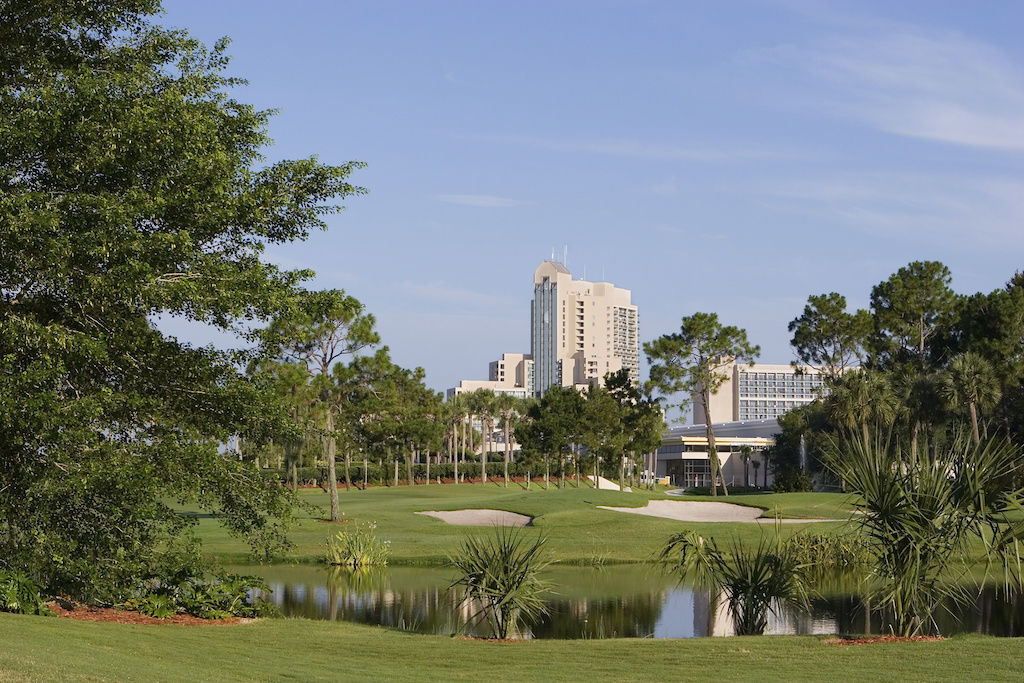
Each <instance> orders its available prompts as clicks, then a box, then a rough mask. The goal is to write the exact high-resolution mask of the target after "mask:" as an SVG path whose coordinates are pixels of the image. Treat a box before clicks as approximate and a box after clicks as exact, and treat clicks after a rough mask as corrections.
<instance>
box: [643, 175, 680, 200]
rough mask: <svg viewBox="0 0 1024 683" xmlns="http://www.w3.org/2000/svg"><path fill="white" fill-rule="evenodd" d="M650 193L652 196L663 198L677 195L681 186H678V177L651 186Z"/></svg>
mask: <svg viewBox="0 0 1024 683" xmlns="http://www.w3.org/2000/svg"><path fill="white" fill-rule="evenodd" d="M650 191H651V193H652V194H658V195H662V196H663V197H669V196H671V195H674V194H677V193H678V192H679V186H678V185H677V184H676V177H675V176H672V177H671V178H669V179H668V180H665V181H663V182H660V183H657V184H655V185H653V186H651V188H650Z"/></svg>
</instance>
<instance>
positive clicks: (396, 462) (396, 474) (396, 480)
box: [395, 457, 398, 486]
mask: <svg viewBox="0 0 1024 683" xmlns="http://www.w3.org/2000/svg"><path fill="white" fill-rule="evenodd" d="M395 486H398V458H397V457H396V458H395Z"/></svg>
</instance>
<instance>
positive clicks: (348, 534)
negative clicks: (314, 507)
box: [326, 522, 391, 569]
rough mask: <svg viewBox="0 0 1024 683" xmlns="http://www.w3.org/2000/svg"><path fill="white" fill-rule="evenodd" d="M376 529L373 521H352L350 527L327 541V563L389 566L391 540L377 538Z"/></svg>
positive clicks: (345, 565)
mask: <svg viewBox="0 0 1024 683" xmlns="http://www.w3.org/2000/svg"><path fill="white" fill-rule="evenodd" d="M376 530H377V525H376V524H375V523H373V522H365V523H359V522H352V526H351V527H350V528H348V529H345V530H343V531H339V532H338V533H337V534H336V535H335V536H334V537H333V538H331V539H329V540H328V541H327V553H326V560H327V564H330V565H334V566H339V567H347V568H349V569H365V568H367V567H384V566H387V563H388V558H389V557H390V556H391V541H384V540H381V539H379V538H377V532H376Z"/></svg>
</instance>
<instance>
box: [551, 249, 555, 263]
mask: <svg viewBox="0 0 1024 683" xmlns="http://www.w3.org/2000/svg"><path fill="white" fill-rule="evenodd" d="M551 260H552V261H554V260H555V248H554V247H551Z"/></svg>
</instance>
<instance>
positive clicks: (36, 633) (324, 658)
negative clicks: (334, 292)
mask: <svg viewBox="0 0 1024 683" xmlns="http://www.w3.org/2000/svg"><path fill="white" fill-rule="evenodd" d="M0 643H3V646H2V647H0V680H4V681H22V680H24V681H41V680H53V681H56V680H61V681H278V680H332V681H335V680H338V681H364V680H365V681H370V680H374V681H451V680H466V681H548V680H559V681H583V680H585V681H590V682H596V681H634V680H636V681H639V680H645V681H650V680H663V681H690V680H692V681H697V680H714V681H820V680H836V681H843V682H844V683H854V682H858V681H964V680H979V681H1019V680H1021V671H1020V661H1019V659H1020V652H1021V648H1022V647H1024V643H1022V642H1021V640H1020V639H1011V638H990V637H983V636H966V637H958V638H953V639H951V640H948V641H943V642H922V643H899V644H884V645H879V644H876V645H860V646H851V647H837V646H833V645H826V644H824V643H823V642H822V640H821V639H819V638H815V637H798V636H767V637H733V638H698V639H691V640H650V639H643V640H636V639H617V640H571V641H558V640H547V641H543V640H540V641H522V642H511V643H498V642H486V641H471V640H463V639H459V638H452V637H446V636H427V635H417V634H410V633H402V632H398V631H391V630H387V629H384V628H379V627H371V626H361V625H357V624H348V623H344V622H326V621H306V620H297V619H268V620H261V621H258V622H256V623H250V624H243V625H238V626H193V627H182V626H129V625H121V624H96V623H88V622H75V621H69V620H67V619H58V618H46V617H27V616H19V615H12V614H0Z"/></svg>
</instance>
